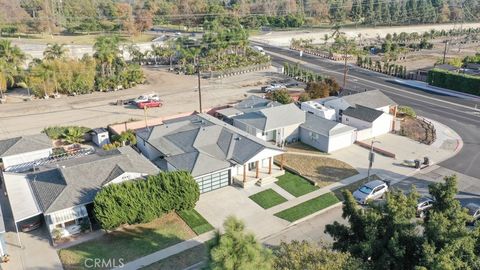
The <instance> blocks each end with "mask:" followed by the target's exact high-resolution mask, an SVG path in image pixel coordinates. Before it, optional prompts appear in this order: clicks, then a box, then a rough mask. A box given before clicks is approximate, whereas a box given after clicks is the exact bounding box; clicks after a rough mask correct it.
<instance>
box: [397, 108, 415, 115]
mask: <svg viewBox="0 0 480 270" xmlns="http://www.w3.org/2000/svg"><path fill="white" fill-rule="evenodd" d="M398 111H399V112H400V113H402V114H405V115H408V116H410V117H413V118H415V117H417V113H416V112H415V111H414V110H413V109H412V107H408V106H399V107H398Z"/></svg>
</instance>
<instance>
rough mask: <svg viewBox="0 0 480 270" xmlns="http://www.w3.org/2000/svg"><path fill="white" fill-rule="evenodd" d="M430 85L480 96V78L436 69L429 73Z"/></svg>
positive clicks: (428, 80)
mask: <svg viewBox="0 0 480 270" xmlns="http://www.w3.org/2000/svg"><path fill="white" fill-rule="evenodd" d="M427 82H428V84H430V85H433V86H438V87H443V88H447V89H451V90H455V91H459V92H463V93H468V94H473V95H477V96H480V77H477V76H471V75H466V74H460V73H456V72H450V71H446V70H442V69H437V68H434V69H432V70H430V71H429V72H428V76H427Z"/></svg>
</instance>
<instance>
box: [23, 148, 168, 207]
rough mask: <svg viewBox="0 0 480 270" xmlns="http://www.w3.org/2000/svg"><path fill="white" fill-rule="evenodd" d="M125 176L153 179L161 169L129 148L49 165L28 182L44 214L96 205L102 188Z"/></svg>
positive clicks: (31, 175) (29, 175)
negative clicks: (96, 198)
mask: <svg viewBox="0 0 480 270" xmlns="http://www.w3.org/2000/svg"><path fill="white" fill-rule="evenodd" d="M122 172H132V173H145V174H150V175H153V174H157V173H158V172H159V169H158V168H157V167H156V166H155V165H154V164H152V163H151V162H150V161H149V160H148V159H146V158H145V157H144V156H142V155H141V154H139V153H137V152H136V151H135V150H133V148H131V147H129V146H127V147H121V148H118V149H116V150H112V151H109V152H98V153H95V154H92V155H88V156H84V157H79V158H74V159H70V160H65V161H63V162H58V163H56V164H49V165H46V166H44V167H41V168H40V171H39V172H34V173H29V174H28V178H29V180H30V185H31V187H32V190H33V192H34V194H35V197H36V199H37V202H38V203H39V206H40V207H41V209H42V211H43V212H44V213H50V212H55V211H58V210H62V209H65V208H69V207H73V206H76V205H79V204H86V203H90V202H92V201H93V199H94V198H95V195H96V193H97V192H98V191H99V190H100V189H101V187H102V186H103V185H104V184H106V183H107V182H109V181H110V180H113V179H114V178H116V177H118V176H120V175H121V174H122Z"/></svg>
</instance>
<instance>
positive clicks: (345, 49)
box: [332, 35, 361, 88]
mask: <svg viewBox="0 0 480 270" xmlns="http://www.w3.org/2000/svg"><path fill="white" fill-rule="evenodd" d="M332 48H333V49H334V50H335V51H338V52H340V53H341V54H342V55H343V58H344V67H343V85H342V87H343V88H346V86H347V73H348V66H347V63H348V58H349V57H350V56H357V55H359V54H361V51H360V50H359V49H358V48H357V42H356V41H355V39H349V38H347V37H345V36H344V35H341V36H339V37H338V38H336V39H335V42H334V43H333V44H332Z"/></svg>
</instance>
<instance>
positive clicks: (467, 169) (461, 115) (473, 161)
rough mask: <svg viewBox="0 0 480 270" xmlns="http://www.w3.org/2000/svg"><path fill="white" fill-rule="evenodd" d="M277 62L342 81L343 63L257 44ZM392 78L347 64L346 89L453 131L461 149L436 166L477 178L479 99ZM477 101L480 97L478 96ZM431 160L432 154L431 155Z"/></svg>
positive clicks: (479, 167) (479, 166)
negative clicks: (375, 94)
mask: <svg viewBox="0 0 480 270" xmlns="http://www.w3.org/2000/svg"><path fill="white" fill-rule="evenodd" d="M259 45H260V46H262V47H263V48H264V50H265V51H266V52H267V53H268V54H270V56H271V57H272V61H273V62H274V63H276V64H278V65H283V63H284V62H288V63H290V64H295V63H299V65H300V66H303V67H305V68H308V69H310V70H313V71H316V72H318V73H320V74H325V75H329V76H332V77H335V78H336V79H337V81H339V82H342V81H343V64H342V63H340V62H334V61H331V60H328V59H323V58H320V57H316V56H312V55H308V54H303V56H302V57H300V55H299V52H297V51H293V50H289V49H284V48H278V47H273V46H269V45H266V44H259ZM393 80H394V77H391V76H387V75H384V74H380V73H376V72H372V71H368V70H365V69H361V68H358V67H355V66H350V67H349V71H348V80H347V87H346V89H349V90H348V92H352V93H353V92H360V91H365V90H373V89H379V90H381V91H382V92H383V93H385V94H386V95H387V96H389V97H390V98H392V99H393V100H394V101H395V102H397V103H398V104H400V105H407V106H411V107H412V108H414V109H415V111H416V112H417V114H418V115H421V116H424V117H426V118H430V119H433V120H436V121H439V122H441V123H443V124H445V125H447V126H449V127H450V128H452V129H453V130H455V131H456V132H457V133H458V134H459V135H460V136H461V137H462V140H463V142H464V146H463V148H462V149H461V151H460V152H459V153H458V154H457V155H456V156H454V157H452V158H450V159H448V160H446V161H444V162H442V163H440V164H439V165H440V166H442V167H445V168H447V169H450V170H452V171H456V172H459V173H462V174H465V175H468V176H472V177H475V178H480V111H479V110H476V109H475V106H478V107H479V108H480V101H479V102H476V100H468V99H462V98H457V97H451V96H445V95H439V94H435V93H429V92H426V91H422V90H418V89H415V88H411V87H407V86H402V85H398V84H395V83H394V82H393ZM479 100H480V99H479ZM432 159H434V157H432Z"/></svg>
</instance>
